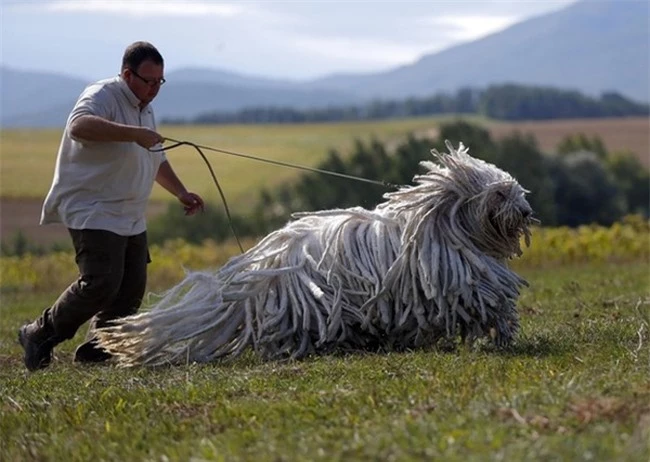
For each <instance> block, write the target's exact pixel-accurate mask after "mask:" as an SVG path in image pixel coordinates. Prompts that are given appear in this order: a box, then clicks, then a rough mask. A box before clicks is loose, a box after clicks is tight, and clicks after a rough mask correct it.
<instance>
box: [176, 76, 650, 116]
mask: <svg viewBox="0 0 650 462" xmlns="http://www.w3.org/2000/svg"><path fill="white" fill-rule="evenodd" d="M438 114H479V115H484V116H486V117H489V118H493V119H500V120H542V119H558V118H561V119H566V118H578V117H584V118H587V117H621V116H639V115H648V114H650V109H649V106H648V105H647V104H639V103H635V102H633V101H630V100H628V99H626V98H625V97H623V96H621V95H620V94H618V93H604V94H603V95H601V97H600V98H599V99H598V98H590V97H587V96H584V95H583V94H581V93H579V92H577V91H569V90H559V89H556V88H547V87H531V86H524V85H514V84H508V85H495V86H491V87H489V88H487V89H485V90H475V89H471V88H463V89H461V90H459V91H457V92H456V93H455V94H453V95H449V94H437V95H434V96H431V97H428V98H409V99H406V100H402V101H380V100H377V101H372V102H370V103H367V104H363V105H358V106H354V105H350V106H335V107H326V108H313V109H295V108H289V107H254V108H247V109H243V110H241V111H237V112H210V113H206V114H201V115H199V116H197V117H194V118H191V119H166V120H164V122H166V123H180V124H182V123H191V124H234V123H237V124H263V123H315V122H340V121H352V120H381V119H391V118H403V117H418V116H429V115H438Z"/></svg>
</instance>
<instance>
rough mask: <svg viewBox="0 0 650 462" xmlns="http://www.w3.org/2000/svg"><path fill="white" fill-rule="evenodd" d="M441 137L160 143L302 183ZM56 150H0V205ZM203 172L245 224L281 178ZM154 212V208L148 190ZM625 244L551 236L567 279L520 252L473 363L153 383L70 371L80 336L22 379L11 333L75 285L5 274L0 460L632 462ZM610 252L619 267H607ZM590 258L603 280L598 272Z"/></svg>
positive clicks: (594, 236)
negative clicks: (360, 145) (376, 146)
mask: <svg viewBox="0 0 650 462" xmlns="http://www.w3.org/2000/svg"><path fill="white" fill-rule="evenodd" d="M441 120H443V119H439V118H422V119H409V120H399V121H386V122H367V123H349V124H318V125H309V126H296V125H293V126H292V125H276V126H271V125H267V126H205V127H184V126H169V127H161V130H160V131H161V133H162V134H163V135H166V136H169V137H171V138H177V139H187V140H190V141H194V142H196V143H199V144H204V145H209V146H214V147H218V148H223V149H227V150H232V151H237V152H242V153H246V154H252V155H256V156H260V157H265V158H270V159H276V160H281V161H285V162H292V163H298V164H302V165H306V166H314V165H316V164H318V162H319V161H320V160H322V159H323V158H324V157H325V155H326V154H327V150H328V149H330V148H334V149H339V150H341V151H342V152H346V151H348V150H349V149H350V148H351V147H352V146H353V140H354V139H360V140H364V141H367V140H370V139H371V138H373V137H374V138H376V139H378V140H380V141H383V142H389V143H391V142H395V143H398V142H401V141H402V140H403V138H404V136H405V135H406V134H407V133H411V132H420V133H422V132H425V131H430V130H432V129H435V127H436V126H437V125H438V124H439V123H440V121H441ZM590 123H591V122H590ZM556 129H557V127H553V130H556ZM617 131H618V132H621V133H623V134H625V131H624V130H622V129H621V130H617ZM60 135H61V134H60V130H38V131H20V130H11V131H2V132H0V150H1V156H2V158H1V163H0V188H1V189H0V198H9V197H12V198H26V199H33V200H34V201H40V200H42V198H43V196H44V195H45V193H46V192H47V190H48V188H49V185H50V182H51V178H52V171H53V167H54V160H55V157H56V149H57V146H58V143H59V138H60ZM549 139H550V138H549ZM645 139H646V140H647V137H646V138H645ZM542 144H543V143H542ZM168 155H169V158H170V160H171V161H172V163H173V164H174V166H175V168H176V170H177V172H178V173H179V175H180V176H181V177H182V178H183V180H184V181H185V183H186V184H187V185H188V187H190V188H191V189H194V190H196V191H197V192H199V193H201V194H203V195H205V197H206V198H207V199H208V200H210V199H211V198H212V199H214V200H215V201H217V197H218V196H217V193H216V190H215V188H214V185H213V184H212V182H211V178H210V176H209V174H208V172H207V170H206V168H205V165H204V164H203V161H202V160H201V159H200V157H199V156H198V155H197V154H196V153H195V152H194V151H193V150H191V149H190V148H179V149H178V150H174V151H170V152H169V153H168ZM208 155H209V156H210V157H209V158H210V159H211V161H212V163H213V165H214V167H215V170H216V172H217V175H218V177H219V179H220V181H221V183H222V186H223V187H224V190H225V193H226V195H227V198H228V201H229V203H230V205H231V207H237V206H246V205H247V204H250V203H251V201H253V200H254V199H255V198H256V197H257V193H256V191H257V190H259V188H261V187H265V186H267V187H270V186H273V185H275V184H279V183H281V182H283V181H286V180H287V179H289V178H291V177H292V176H294V175H296V171H295V170H290V169H284V168H280V167H273V166H270V165H264V164H258V163H254V162H252V161H248V160H244V159H237V158H233V157H228V156H225V155H221V154H208ZM153 198H154V199H163V198H167V196H166V195H165V193H164V192H163V191H162V190H161V189H160V188H156V189H155V191H154V196H153ZM615 231H616V230H615ZM628 232H632V230H631V229H628V228H620V229H619V230H618V231H616V232H612V233H611V234H612V236H613V237H612V238H611V239H610V238H609V237H608V238H607V239H605V240H604V241H603V240H602V239H601V240H598V238H599V236H600V237H603V236H604V235H605V234H606V233H604V232H601V231H597V232H594V233H591V234H588V235H587V234H585V236H582V234H580V233H578V234H577V235H572V236H573V237H572V238H567V237H566V236H567V234H561V233H560V234H558V235H557V236H555V238H553V236H551V237H550V238H548V239H550V240H547V241H543V242H545V243H549V244H548V245H546V244H544V243H542V247H544V249H545V250H546V251H548V252H551V253H559V256H560V257H562V256H567V258H568V257H570V256H572V255H573V254H574V253H576V254H577V255H579V256H582V257H580V258H582V260H581V261H582V263H580V264H575V263H574V264H566V265H562V264H560V263H558V261H561V259H559V260H558V259H553V258H551V259H545V258H542V257H544V255H545V254H544V252H543V250H544V249H542V251H540V252H541V253H540V252H537V251H535V252H533V250H534V249H532V248H531V249H529V253H530V255H531V256H532V257H535V256H537V258H536V259H535V258H532V259H531V260H529V261H530V262H537V263H526V261H521V262H519V263H518V264H517V266H516V267H517V268H518V271H520V272H521V273H522V275H524V276H525V277H526V278H527V279H528V280H529V281H530V283H531V287H530V289H527V290H525V291H524V293H523V295H522V298H521V299H520V301H519V304H518V306H519V310H520V313H521V319H522V331H521V335H520V336H519V338H518V341H517V343H516V344H515V345H514V346H513V347H512V348H510V349H509V350H507V351H497V350H495V349H493V348H490V347H489V346H485V345H475V346H474V347H473V348H467V347H459V348H457V349H456V350H454V351H443V350H438V349H428V350H419V351H414V352H408V353H400V354H395V353H390V354H371V353H365V354H355V355H348V356H326V357H314V358H308V359H307V360H304V361H301V362H283V363H278V362H271V363H264V362H261V361H260V360H258V359H257V358H256V357H254V356H253V355H252V354H249V355H246V356H245V357H242V358H239V359H237V360H235V361H231V362H225V363H218V364H207V365H196V364H189V365H185V366H181V367H173V368H162V369H147V368H141V369H121V368H117V367H116V366H115V365H111V364H107V365H101V366H95V367H87V366H76V365H73V364H72V363H71V359H72V354H73V351H74V348H75V346H76V345H77V344H78V343H80V342H81V341H82V338H83V336H84V334H85V332H79V333H78V335H77V337H76V338H75V339H73V340H72V341H69V342H66V343H64V344H63V345H61V347H60V348H58V349H57V353H56V359H55V361H54V363H53V365H52V366H51V367H50V368H49V369H47V370H44V371H39V372H36V373H28V372H27V371H26V370H25V369H24V366H23V364H22V350H21V348H20V346H19V345H18V344H17V341H16V333H17V329H18V328H19V326H20V325H21V324H22V323H23V322H26V321H28V320H31V319H33V318H34V317H35V316H37V315H38V314H39V313H40V312H41V311H42V309H43V308H44V307H45V306H47V305H48V304H51V303H52V302H53V301H54V299H55V298H56V297H57V296H58V290H60V289H63V285H64V284H65V282H62V281H66V282H67V281H69V279H70V278H71V277H73V276H74V265H73V259H72V256H71V255H64V254H61V255H51V256H49V257H48V258H47V259H46V257H43V258H40V259H39V257H34V259H30V257H26V259H25V260H24V261H22V260H21V261H20V262H18V263H17V262H13V261H10V260H5V261H4V264H2V268H0V269H2V274H0V406H1V408H0V409H1V411H0V412H1V413H0V461H5V460H6V461H21V460H44V461H48V460H53V461H54V460H56V461H59V460H65V461H87V460H115V461H124V460H126V461H131V460H134V461H140V460H147V461H164V460H179V461H189V460H197V461H198V460H227V461H231V460H258V461H267V460H268V461H294V460H323V461H330V460H382V461H384V460H386V461H390V460H399V461H402V460H407V461H408V460H450V461H454V460H462V461H470V460H516V461H518V460H544V461H546V460H570V461H573V460H597V461H614V460H616V461H645V460H648V459H649V458H650V404H649V403H650V265H649V262H648V259H647V255H648V253H647V249H648V248H647V247H646V248H643V247H642V245H643V242H644V241H642V239H646V241H645V242H647V237H646V236H647V230H646V228H644V227H640V228H639V230H638V231H634V232H633V233H632V237H631V238H630V239H631V240H632V241H634V243H637V242H640V243H641V244H640V246H641V247H639V248H637V247H636V246H631V245H630V239H628V240H627V241H626V240H625V239H624V238H625V236H626V235H627V234H628ZM637 232H638V233H640V235H641V236H643V237H642V238H638V235H637ZM581 236H582V237H585V239H586V238H587V237H588V238H589V239H586V240H585V242H583V239H582V237H581ZM536 237H537V238H539V237H540V236H534V237H533V241H534V242H535V238H536ZM601 241H602V242H601ZM605 241H606V242H605ZM623 241H625V245H623ZM540 242H541V241H540ZM593 242H595V244H593V245H592V243H593ZM550 243H552V245H551V244H550ZM569 244H575V245H569ZM583 247H584V249H583ZM232 248H233V249H234V245H233V246H232ZM619 248H620V249H621V251H623V253H622V254H621V255H618V254H615V252H614V251H615V250H617V249H619ZM585 249H587V250H588V252H587V250H585ZM231 250H232V249H231ZM234 251H236V249H235V250H234ZM196 252H198V253H196ZM223 252H224V250H223V249H222V248H219V249H216V248H211V249H208V248H207V247H203V248H201V249H190V248H189V247H187V246H180V247H179V248H178V249H175V250H174V251H173V252H171V253H170V254H169V255H168V254H156V255H155V257H154V263H152V270H154V271H150V273H153V274H152V276H153V277H152V278H151V280H150V285H151V286H152V287H154V286H155V289H152V290H160V289H162V288H166V287H168V286H169V285H171V284H173V283H175V282H176V281H177V278H178V277H179V273H180V266H181V265H186V266H188V267H193V268H196V267H197V266H199V267H205V266H206V265H207V263H204V261H203V260H201V259H200V258H199V257H198V256H197V255H199V256H205V255H207V254H209V255H211V257H210V258H212V260H210V261H211V263H210V264H214V263H215V262H216V261H219V262H221V261H222V260H223V258H225V255H222V253H223ZM536 252H537V253H536ZM603 253H605V254H608V255H610V257H611V258H609V259H608V258H607V256H606V255H605V256H603V255H601V254H603ZM617 255H618V256H617ZM630 255H636V256H635V257H630ZM598 258H602V260H603V261H609V263H604V262H601V263H596V262H595V260H597V259H598ZM187 259H189V260H191V261H186V260H187ZM590 259H591V260H593V262H591V263H590V261H591V260H590ZM213 260H214V261H213ZM613 262H619V263H613ZM623 262H624V263H623ZM541 266H543V268H542V267H541ZM12 281H13V282H12Z"/></svg>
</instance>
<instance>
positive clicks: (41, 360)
mask: <svg viewBox="0 0 650 462" xmlns="http://www.w3.org/2000/svg"><path fill="white" fill-rule="evenodd" d="M18 341H19V342H20V344H21V345H22V347H23V349H24V350H25V358H24V360H25V366H26V367H27V369H29V370H30V371H35V370H37V369H43V368H46V367H47V366H49V365H50V362H51V361H52V350H53V349H54V346H55V345H56V344H57V343H59V342H58V341H57V338H56V336H55V335H54V331H53V330H52V329H51V328H48V327H47V326H45V325H43V323H39V322H38V321H34V322H32V323H30V324H25V325H24V326H22V327H21V328H20V330H19V331H18Z"/></svg>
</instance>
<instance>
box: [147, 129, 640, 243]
mask: <svg viewBox="0 0 650 462" xmlns="http://www.w3.org/2000/svg"><path fill="white" fill-rule="evenodd" d="M446 139H448V140H450V141H451V142H452V143H453V144H454V145H457V144H458V143H459V142H460V141H462V142H463V143H464V144H465V145H466V146H467V147H469V149H470V153H471V154H472V155H474V156H476V157H480V158H482V159H484V160H486V161H488V162H491V163H494V164H495V165H497V166H499V167H500V168H502V169H504V170H506V171H508V172H509V173H511V174H512V175H513V176H514V177H515V178H517V180H518V181H519V182H520V183H521V184H522V186H523V187H524V188H526V189H528V190H529V191H530V194H529V195H528V200H529V202H530V204H531V206H532V207H533V209H534V210H535V212H536V216H537V217H538V218H539V219H541V220H542V223H543V224H544V225H546V226H558V225H566V226H578V225H581V224H588V223H598V224H603V225H609V224H611V223H613V222H615V221H617V220H619V219H621V218H622V217H623V216H624V215H627V214H630V213H640V214H642V215H644V216H646V217H647V216H648V215H649V212H650V210H649V208H650V204H649V200H650V175H649V174H648V170H647V169H646V168H644V167H643V166H642V165H641V164H640V162H639V161H638V159H637V158H636V157H635V156H634V155H632V154H630V153H610V152H608V151H607V149H606V148H605V146H604V145H603V143H602V142H601V141H600V140H599V139H598V138H588V137H586V136H584V135H575V136H571V137H568V138H566V139H564V140H563V141H562V143H561V144H560V145H559V146H558V149H557V151H558V154H556V155H549V154H545V153H543V152H541V151H540V149H539V147H538V145H537V142H536V140H535V138H534V137H533V136H532V135H525V134H521V133H514V134H512V135H511V136H508V137H506V138H503V139H500V140H494V139H492V137H491V136H490V134H489V132H488V131H487V130H485V129H484V128H482V127H480V126H476V125H473V124H470V123H467V122H465V121H457V122H453V123H449V124H445V125H443V126H441V128H440V133H439V137H438V138H436V139H416V138H415V137H412V136H411V137H409V138H408V139H407V140H406V141H405V142H404V143H402V144H401V145H399V146H398V147H397V148H396V150H395V151H394V152H389V151H388V150H387V148H386V146H385V145H383V144H382V143H380V142H378V141H371V142H369V143H363V142H360V141H357V142H356V145H355V148H354V150H353V152H352V154H351V155H349V156H343V155H341V153H339V152H338V151H335V150H332V151H330V152H329V154H328V156H327V159H326V160H325V161H324V162H323V163H321V165H319V166H318V168H320V169H325V170H331V171H334V172H339V173H346V174H349V175H354V176H359V177H363V178H369V179H375V180H381V181H384V182H387V183H391V184H410V183H411V180H412V178H413V176H414V175H415V174H417V173H420V167H419V165H418V164H419V162H420V161H421V160H425V159H426V160H431V159H432V157H431V153H430V151H431V149H432V148H436V149H438V150H440V151H442V150H445V147H444V140H446ZM387 191H389V189H388V188H386V187H384V186H380V185H373V184H368V183H359V182H355V181H352V180H348V179H342V178H336V177H331V176H325V175H322V174H318V173H306V174H303V175H301V176H300V177H298V178H297V179H296V180H295V181H294V182H293V183H287V184H284V185H282V186H280V187H278V188H277V189H274V190H264V191H262V192H261V193H260V195H259V198H258V200H257V202H256V205H255V206H254V207H252V209H251V210H249V211H247V212H248V213H240V214H236V215H235V216H234V217H233V226H234V228H235V230H236V232H237V234H238V235H239V236H240V237H244V236H261V235H264V234H266V233H268V232H270V231H272V230H274V229H277V228H278V227H280V226H282V225H283V224H284V223H286V221H287V220H288V219H289V218H290V215H291V213H293V212H298V211H309V210H323V209H332V208H338V207H352V206H363V207H365V208H373V207H375V206H376V205H377V204H378V203H379V202H381V201H382V200H383V199H382V195H383V194H384V193H385V192H387ZM222 210H223V208H222V207H218V206H211V207H209V208H208V209H207V210H206V212H205V213H204V214H203V215H201V216H198V217H196V219H192V220H187V219H185V218H184V217H183V216H182V214H181V213H180V212H179V211H178V208H177V207H175V206H173V207H170V209H169V211H168V212H167V213H166V214H165V215H163V216H161V217H159V218H158V219H156V220H153V221H152V222H151V223H150V226H149V234H150V239H151V240H152V242H161V241H164V240H165V239H167V238H171V237H181V238H184V239H186V240H187V241H189V242H197V243H198V242H201V241H202V240H204V239H215V240H217V241H222V240H225V239H230V238H232V232H231V230H230V227H229V224H228V220H227V218H226V216H225V214H224V213H223V212H222Z"/></svg>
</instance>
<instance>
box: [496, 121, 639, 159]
mask: <svg viewBox="0 0 650 462" xmlns="http://www.w3.org/2000/svg"><path fill="white" fill-rule="evenodd" d="M486 126H487V128H488V129H489V130H490V133H491V134H492V136H493V137H494V138H496V139H498V138H502V137H504V136H506V135H508V134H510V133H512V132H514V131H520V132H522V133H532V134H533V135H534V136H535V138H536V139H537V142H538V143H539V147H540V149H542V150H543V151H544V152H548V153H553V152H555V150H556V148H557V145H558V144H559V143H560V141H562V139H563V138H565V137H567V136H569V135H573V134H578V133H584V134H585V135H587V136H588V137H590V138H591V137H594V136H597V137H599V138H600V139H601V140H602V141H603V143H604V144H605V147H606V148H607V150H608V151H609V152H618V151H631V152H633V153H634V154H635V155H636V156H637V157H638V158H639V160H640V161H641V163H642V164H643V165H645V166H646V167H650V119H648V118H646V117H629V118H616V119H575V120H548V121H538V122H511V123H506V122H492V121H491V122H488V123H487V125H486Z"/></svg>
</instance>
